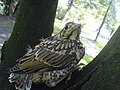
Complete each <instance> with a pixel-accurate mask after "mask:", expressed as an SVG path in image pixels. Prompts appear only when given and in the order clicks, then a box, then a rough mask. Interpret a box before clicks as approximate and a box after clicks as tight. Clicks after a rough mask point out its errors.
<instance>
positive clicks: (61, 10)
mask: <svg viewBox="0 0 120 90" xmlns="http://www.w3.org/2000/svg"><path fill="white" fill-rule="evenodd" d="M66 10H67V3H63V2H61V0H59V4H58V8H57V12H56V18H58V19H60V20H62V19H63V18H64V16H65V14H66Z"/></svg>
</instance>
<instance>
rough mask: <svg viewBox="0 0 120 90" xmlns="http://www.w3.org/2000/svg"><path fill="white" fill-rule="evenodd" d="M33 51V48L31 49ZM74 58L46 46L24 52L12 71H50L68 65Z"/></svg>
mask: <svg viewBox="0 0 120 90" xmlns="http://www.w3.org/2000/svg"><path fill="white" fill-rule="evenodd" d="M33 51H34V50H33ZM74 60H75V58H74V57H73V56H72V55H69V54H63V53H59V52H57V51H52V50H49V49H46V48H39V49H38V50H37V51H36V52H31V53H28V54H25V55H24V56H23V57H22V58H21V59H20V60H19V62H18V64H16V65H15V66H14V67H13V68H12V69H11V72H13V73H21V74H22V73H34V72H36V71H38V70H39V71H41V72H44V71H50V70H53V69H60V68H64V67H66V66H68V65H69V64H70V63H72V62H73V61H74Z"/></svg>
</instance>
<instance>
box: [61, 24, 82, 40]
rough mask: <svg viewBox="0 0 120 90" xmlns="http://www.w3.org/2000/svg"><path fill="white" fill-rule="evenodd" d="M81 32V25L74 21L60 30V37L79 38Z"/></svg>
mask: <svg viewBox="0 0 120 90" xmlns="http://www.w3.org/2000/svg"><path fill="white" fill-rule="evenodd" d="M80 32H81V25H80V24H77V23H73V22H69V23H67V24H66V25H65V27H64V28H63V29H62V31H61V32H60V38H64V39H71V40H76V39H79V35H80Z"/></svg>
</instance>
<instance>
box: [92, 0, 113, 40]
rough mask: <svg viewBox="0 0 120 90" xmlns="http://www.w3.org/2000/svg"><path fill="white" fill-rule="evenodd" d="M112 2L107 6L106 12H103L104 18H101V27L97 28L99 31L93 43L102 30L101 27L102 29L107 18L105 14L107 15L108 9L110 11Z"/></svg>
mask: <svg viewBox="0 0 120 90" xmlns="http://www.w3.org/2000/svg"><path fill="white" fill-rule="evenodd" d="M112 1H113V0H111V1H110V3H109V6H108V8H107V10H106V12H105V15H104V17H103V20H102V23H101V25H100V27H99V29H98V33H97V35H96V37H95V40H94V41H97V39H98V36H99V34H100V31H101V29H102V27H103V25H104V23H105V20H106V18H107V14H108V11H109V9H110V6H111V5H112Z"/></svg>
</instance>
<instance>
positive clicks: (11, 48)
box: [0, 0, 58, 90]
mask: <svg viewBox="0 0 120 90" xmlns="http://www.w3.org/2000/svg"><path fill="white" fill-rule="evenodd" d="M57 3H58V0H54V1H53V0H35V1H34V0H21V2H20V8H19V12H18V17H17V19H16V23H15V26H14V29H13V32H12V35H11V37H10V38H9V40H8V41H7V42H6V43H5V44H4V46H3V48H2V58H1V60H2V63H1V67H0V90H14V89H13V87H14V86H13V87H11V84H9V81H8V73H7V69H8V68H11V67H13V66H14V65H15V63H16V60H17V59H18V58H20V57H21V56H22V55H23V54H25V52H27V51H26V50H27V48H28V45H30V46H31V47H33V46H34V45H36V44H37V43H38V42H39V39H40V38H46V37H48V36H50V35H51V34H52V32H53V25H54V18H55V12H56V8H57ZM34 90H36V89H34Z"/></svg>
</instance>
